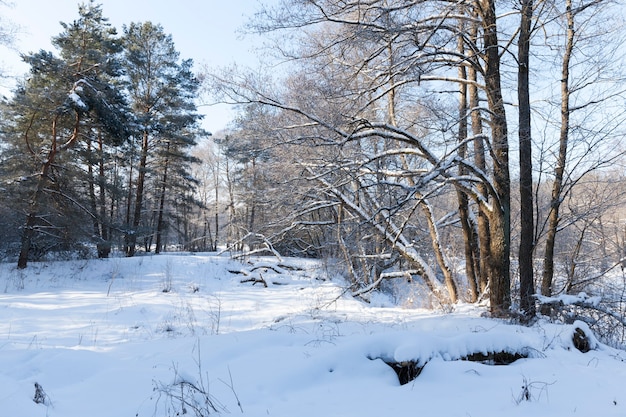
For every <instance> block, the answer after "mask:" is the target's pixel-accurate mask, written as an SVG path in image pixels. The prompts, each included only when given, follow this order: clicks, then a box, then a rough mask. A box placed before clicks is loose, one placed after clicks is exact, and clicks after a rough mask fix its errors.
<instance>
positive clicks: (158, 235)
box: [155, 141, 170, 253]
mask: <svg viewBox="0 0 626 417" xmlns="http://www.w3.org/2000/svg"><path fill="white" fill-rule="evenodd" d="M169 151H170V142H169V141H168V142H167V145H166V148H165V152H166V156H165V162H164V163H163V165H164V166H163V178H162V182H161V196H160V201H159V216H158V219H157V230H156V248H155V253H160V252H161V246H162V245H163V242H162V235H163V229H164V227H165V226H164V222H163V212H164V211H165V193H166V190H167V168H168V166H169V157H168V156H167V154H168V153H169Z"/></svg>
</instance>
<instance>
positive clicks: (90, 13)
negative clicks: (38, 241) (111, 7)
mask: <svg viewBox="0 0 626 417" xmlns="http://www.w3.org/2000/svg"><path fill="white" fill-rule="evenodd" d="M62 27H63V29H64V30H63V32H62V33H61V34H59V35H58V36H57V37H55V38H53V44H54V45H55V46H56V47H57V48H58V50H59V57H57V56H55V55H54V54H53V53H52V52H48V51H43V50H42V51H39V52H37V53H31V54H29V55H25V56H23V59H24V61H25V62H26V63H28V64H29V65H30V73H29V75H28V78H27V79H26V80H25V81H24V82H23V83H22V84H21V85H20V86H19V88H18V90H17V91H16V94H15V97H14V98H13V100H12V102H11V103H10V108H11V113H12V121H13V122H12V126H11V128H12V133H13V136H12V139H13V143H11V145H12V146H13V147H14V148H15V149H16V150H21V152H17V153H16V155H18V156H20V157H23V156H27V158H28V162H29V163H28V164H23V167H24V168H25V169H26V172H25V178H30V180H29V181H23V182H22V185H23V186H25V187H28V188H27V190H28V192H29V193H30V198H29V201H28V207H27V218H26V222H25V226H24V229H23V231H22V237H21V245H20V254H19V260H18V267H19V268H25V267H26V266H27V262H28V259H29V253H30V251H31V249H32V244H33V239H35V238H36V237H37V236H38V235H39V234H40V233H41V232H45V234H46V235H48V236H53V237H54V238H55V239H59V238H60V237H62V236H67V235H68V234H71V233H72V232H75V231H76V230H80V229H81V227H82V226H84V225H83V224H81V223H78V224H77V222H76V217H73V215H72V213H80V212H83V213H82V214H81V217H82V215H83V214H86V215H87V216H88V217H92V218H93V217H95V216H96V213H93V212H92V211H90V210H89V206H88V205H86V204H85V202H84V200H83V199H82V197H80V196H81V195H83V193H82V192H81V190H80V189H79V184H80V182H81V181H75V180H73V175H75V174H76V173H78V172H80V170H81V165H80V162H81V158H77V155H78V151H80V149H81V146H77V145H78V144H80V145H83V144H84V143H88V142H89V141H91V140H92V139H93V138H94V137H95V136H94V135H96V133H95V132H100V134H101V135H103V137H106V138H107V140H111V141H114V142H116V143H119V142H120V141H122V140H123V139H125V138H126V137H127V136H128V131H127V126H128V113H127V111H126V105H125V100H124V96H123V94H122V92H121V91H120V89H119V88H118V86H117V85H115V83H114V80H115V79H116V78H118V77H119V76H120V74H121V72H120V70H121V66H120V65H119V62H118V60H117V55H118V54H119V51H120V49H119V44H118V42H117V41H116V39H115V30H114V29H112V28H111V27H110V25H109V24H108V23H107V20H106V19H105V18H104V17H103V15H102V10H101V7H100V6H99V5H96V4H94V2H93V1H89V2H88V3H87V4H83V5H81V6H79V18H78V19H77V20H75V21H74V22H73V23H71V24H65V23H62ZM22 141H23V142H22ZM51 201H54V202H55V204H51ZM52 207H54V208H56V209H57V213H50V212H49V211H50V209H51V208H52ZM78 218H80V217H78ZM68 219H71V221H69V220H68ZM58 220H60V222H59V221H58ZM64 222H65V224H63V223H64ZM57 223H58V224H57ZM70 240H72V239H70Z"/></svg>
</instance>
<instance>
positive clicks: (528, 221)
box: [517, 0, 535, 319]
mask: <svg viewBox="0 0 626 417" xmlns="http://www.w3.org/2000/svg"><path fill="white" fill-rule="evenodd" d="M521 4H522V14H521V22H520V34H519V46H518V80H517V95H518V102H519V165H520V221H521V228H520V246H519V272H520V307H521V310H522V314H523V315H524V316H525V318H526V319H530V318H531V317H533V316H534V315H535V300H534V298H533V295H534V293H535V283H534V273H533V251H534V246H535V238H534V230H535V229H534V215H533V173H532V134H531V133H532V132H531V125H530V122H531V116H530V85H529V69H530V68H529V67H530V59H529V57H530V35H531V21H532V15H533V1H532V0H521Z"/></svg>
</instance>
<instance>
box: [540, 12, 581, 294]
mask: <svg viewBox="0 0 626 417" xmlns="http://www.w3.org/2000/svg"><path fill="white" fill-rule="evenodd" d="M565 8H566V19H567V36H566V43H565V51H564V52H563V61H562V63H561V128H560V133H559V155H558V157H557V161H556V166H555V169H554V182H553V184H552V196H551V200H550V213H549V215H548V230H547V234H546V247H545V252H544V257H543V276H542V281H541V294H542V295H546V296H550V295H552V280H553V277H554V246H555V242H556V234H557V231H558V227H559V209H560V206H561V195H562V191H563V178H564V173H565V164H566V162H567V146H568V137H569V123H570V88H569V71H570V60H571V57H572V53H573V49H574V13H573V11H572V1H571V0H566V3H565Z"/></svg>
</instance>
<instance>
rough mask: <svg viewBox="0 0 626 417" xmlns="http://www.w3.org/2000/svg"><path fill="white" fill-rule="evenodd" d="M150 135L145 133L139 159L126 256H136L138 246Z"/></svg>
mask: <svg viewBox="0 0 626 417" xmlns="http://www.w3.org/2000/svg"><path fill="white" fill-rule="evenodd" d="M149 143H150V141H149V134H148V132H143V136H142V139H141V157H140V158H139V167H138V169H137V171H138V174H137V191H136V193H135V210H134V212H133V223H132V228H131V230H130V236H129V238H128V247H127V249H126V256H129V257H130V256H134V255H135V250H136V245H137V233H138V229H139V224H140V223H141V212H142V210H143V198H144V185H145V182H146V166H147V160H148V145H149Z"/></svg>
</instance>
